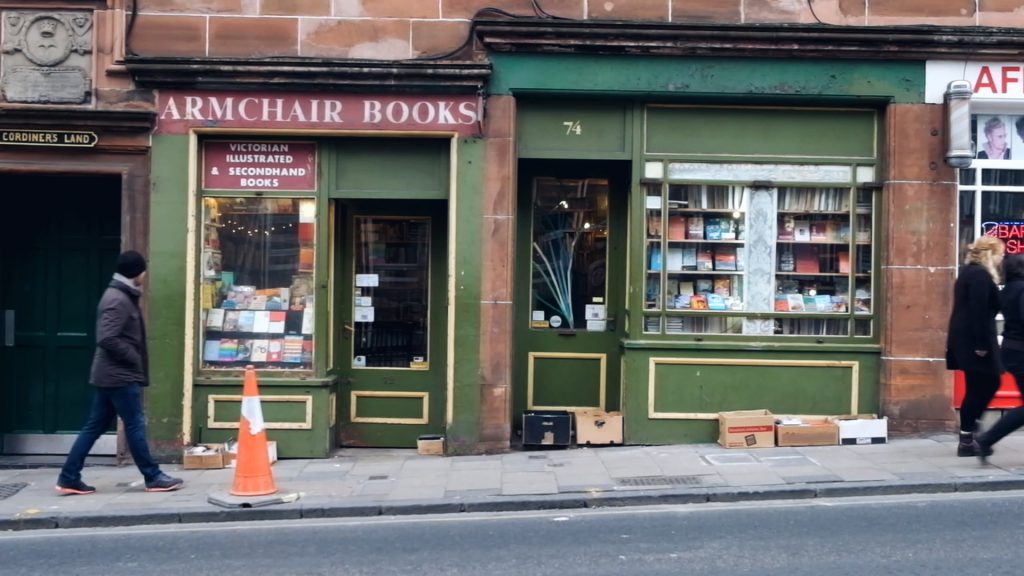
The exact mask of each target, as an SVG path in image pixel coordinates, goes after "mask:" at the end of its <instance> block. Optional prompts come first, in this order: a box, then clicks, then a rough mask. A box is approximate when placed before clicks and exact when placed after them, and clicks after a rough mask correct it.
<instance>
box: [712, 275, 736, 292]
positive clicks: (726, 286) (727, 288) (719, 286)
mask: <svg viewBox="0 0 1024 576" xmlns="http://www.w3.org/2000/svg"><path fill="white" fill-rule="evenodd" d="M713 285H714V293H715V294H718V295H719V296H732V280H731V279H729V278H715V280H714V283H713Z"/></svg>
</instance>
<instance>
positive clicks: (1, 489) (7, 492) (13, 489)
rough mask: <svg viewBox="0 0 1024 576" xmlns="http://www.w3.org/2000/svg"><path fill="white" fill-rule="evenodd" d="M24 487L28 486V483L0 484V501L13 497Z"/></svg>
mask: <svg viewBox="0 0 1024 576" xmlns="http://www.w3.org/2000/svg"><path fill="white" fill-rule="evenodd" d="M25 486H28V482H10V483H6V484H4V483H0V500H3V499H4V498H10V497H11V496H14V495H15V494H17V493H18V492H20V491H21V489H22V488H24V487H25Z"/></svg>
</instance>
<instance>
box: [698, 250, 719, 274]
mask: <svg viewBox="0 0 1024 576" xmlns="http://www.w3.org/2000/svg"><path fill="white" fill-rule="evenodd" d="M714 269H715V264H714V254H713V253H712V251H711V248H701V249H700V250H699V251H698V252H697V270H714Z"/></svg>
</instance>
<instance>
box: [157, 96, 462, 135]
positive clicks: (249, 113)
mask: <svg viewBox="0 0 1024 576" xmlns="http://www.w3.org/2000/svg"><path fill="white" fill-rule="evenodd" d="M157 110H158V118H157V127H156V132H157V133H164V134H181V133H185V132H187V131H188V130H190V129H192V128H277V129H320V130H323V129H333V130H415V131H423V130H427V131H448V132H457V133H459V134H461V135H472V134H477V133H478V132H479V131H480V120H481V115H480V102H479V100H478V99H477V97H476V96H458V95H455V96H434V97H431V96H391V95H386V96H365V95H348V94H343V95H336V96H335V95H330V96H328V95H323V96H321V95H306V94H268V95H258V94H256V95H254V94H251V93H244V92H239V93H227V92H218V93H205V92H203V93H192V92H174V91H170V92H169V91H161V92H160V96H159V100H158V102H157Z"/></svg>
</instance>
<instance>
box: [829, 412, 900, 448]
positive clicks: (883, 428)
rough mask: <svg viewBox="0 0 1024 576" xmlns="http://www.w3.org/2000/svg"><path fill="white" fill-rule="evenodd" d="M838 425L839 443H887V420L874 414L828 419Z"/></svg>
mask: <svg viewBox="0 0 1024 576" xmlns="http://www.w3.org/2000/svg"><path fill="white" fill-rule="evenodd" d="M830 420H832V421H833V422H835V423H836V424H838V425H839V443H840V444H843V445H850V444H885V443H886V442H888V441H889V419H888V418H879V417H878V416H875V415H874V414H848V415H845V416H833V417H832V418H830Z"/></svg>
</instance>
